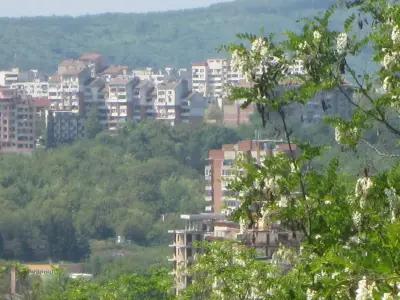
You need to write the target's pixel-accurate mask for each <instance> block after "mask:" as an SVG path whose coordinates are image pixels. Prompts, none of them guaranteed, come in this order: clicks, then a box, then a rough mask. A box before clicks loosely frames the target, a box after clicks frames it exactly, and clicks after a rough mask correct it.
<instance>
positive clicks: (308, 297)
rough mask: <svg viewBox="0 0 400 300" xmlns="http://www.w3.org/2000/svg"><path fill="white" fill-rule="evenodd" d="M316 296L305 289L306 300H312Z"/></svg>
mask: <svg viewBox="0 0 400 300" xmlns="http://www.w3.org/2000/svg"><path fill="white" fill-rule="evenodd" d="M316 294H317V293H316V292H315V291H313V290H311V289H307V293H306V296H307V300H313V299H314V298H315V296H316Z"/></svg>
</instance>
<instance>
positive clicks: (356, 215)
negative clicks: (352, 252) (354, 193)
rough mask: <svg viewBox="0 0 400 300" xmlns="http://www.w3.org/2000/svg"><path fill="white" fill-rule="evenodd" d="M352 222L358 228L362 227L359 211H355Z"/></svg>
mask: <svg viewBox="0 0 400 300" xmlns="http://www.w3.org/2000/svg"><path fill="white" fill-rule="evenodd" d="M352 220H353V223H354V226H356V227H357V228H359V227H360V226H361V222H362V215H361V213H360V212H359V211H355V212H354V213H353V215H352Z"/></svg>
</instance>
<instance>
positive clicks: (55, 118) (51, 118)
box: [46, 110, 85, 147]
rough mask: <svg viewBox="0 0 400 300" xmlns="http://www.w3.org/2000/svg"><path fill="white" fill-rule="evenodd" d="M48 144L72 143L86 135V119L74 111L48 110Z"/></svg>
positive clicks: (53, 145) (52, 145)
mask: <svg viewBox="0 0 400 300" xmlns="http://www.w3.org/2000/svg"><path fill="white" fill-rule="evenodd" d="M46 128H47V146H49V147H55V146H57V145H61V144H67V143H71V142H73V141H75V140H77V139H80V138H83V137H84V136H85V120H84V118H83V117H82V116H80V115H79V114H78V113H75V112H72V111H61V110H55V111H52V110H47V111H46Z"/></svg>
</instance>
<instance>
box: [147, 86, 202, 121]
mask: <svg viewBox="0 0 400 300" xmlns="http://www.w3.org/2000/svg"><path fill="white" fill-rule="evenodd" d="M156 91H157V98H156V100H155V102H154V108H155V117H156V119H157V120H161V121H165V122H167V123H168V124H170V125H172V126H174V125H176V124H179V123H192V124H196V123H200V122H202V121H203V118H204V111H205V108H206V106H207V103H206V100H205V99H204V97H203V96H202V95H200V94H199V93H197V92H190V91H189V88H188V81H187V80H184V79H181V80H179V81H171V82H163V83H161V84H159V85H158V86H157V87H156Z"/></svg>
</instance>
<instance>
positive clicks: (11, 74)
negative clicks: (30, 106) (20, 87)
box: [0, 68, 20, 87]
mask: <svg viewBox="0 0 400 300" xmlns="http://www.w3.org/2000/svg"><path fill="white" fill-rule="evenodd" d="M19 75H20V71H19V69H18V68H12V69H10V70H4V71H0V86H3V87H10V86H11V85H12V84H13V83H17V82H18V78H19Z"/></svg>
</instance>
